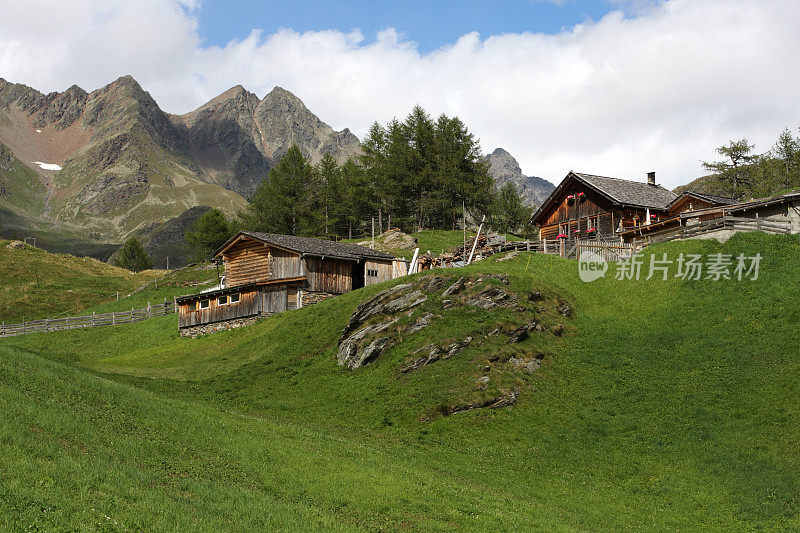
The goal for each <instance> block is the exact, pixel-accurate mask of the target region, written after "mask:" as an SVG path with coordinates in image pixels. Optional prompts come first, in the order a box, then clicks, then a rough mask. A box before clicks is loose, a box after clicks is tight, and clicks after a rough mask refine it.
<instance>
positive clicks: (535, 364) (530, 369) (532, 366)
mask: <svg viewBox="0 0 800 533" xmlns="http://www.w3.org/2000/svg"><path fill="white" fill-rule="evenodd" d="M540 366H542V361H541V360H540V359H533V360H532V361H530V362H529V363H528V364H527V365H525V368H524V369H523V370H522V371H523V372H525V373H526V374H533V373H534V372H536V371H537V370H539V367H540Z"/></svg>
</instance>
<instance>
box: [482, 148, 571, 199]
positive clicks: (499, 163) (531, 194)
mask: <svg viewBox="0 0 800 533" xmlns="http://www.w3.org/2000/svg"><path fill="white" fill-rule="evenodd" d="M484 159H485V160H486V161H488V162H489V174H490V175H491V176H492V177H493V178H494V180H495V185H496V186H497V187H498V188H500V187H502V186H503V185H506V184H508V183H510V184H512V185H513V186H514V188H516V189H517V192H519V193H520V195H522V197H523V198H525V200H526V201H527V203H528V204H530V205H539V204H541V203H542V202H543V201H544V200H545V198H547V196H548V195H549V194H550V193H551V192H552V191H553V189H555V185H553V184H552V183H550V182H549V181H547V180H543V179H542V178H538V177H536V176H526V175H524V174H523V173H522V169H520V167H519V163H517V160H516V159H514V156H512V155H511V154H510V153H508V151H506V150H505V149H503V148H495V150H494V151H493V152H492V153H491V154H489V155H487V156H486V157H485V158H484Z"/></svg>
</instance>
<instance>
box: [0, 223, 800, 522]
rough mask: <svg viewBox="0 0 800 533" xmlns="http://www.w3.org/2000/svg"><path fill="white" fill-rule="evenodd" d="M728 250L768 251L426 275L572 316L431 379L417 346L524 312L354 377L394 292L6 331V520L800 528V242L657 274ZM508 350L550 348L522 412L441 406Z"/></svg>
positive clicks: (410, 340) (427, 336) (528, 384)
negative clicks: (219, 327) (203, 331)
mask: <svg viewBox="0 0 800 533" xmlns="http://www.w3.org/2000/svg"><path fill="white" fill-rule="evenodd" d="M429 246H430V245H429ZM432 251H433V250H432ZM719 252H722V253H728V254H734V255H736V254H739V253H744V254H746V255H755V254H756V253H760V254H761V255H762V256H763V260H762V262H761V268H760V275H759V278H758V279H757V280H755V281H752V280H743V281H736V280H721V281H713V280H700V281H690V280H682V279H680V278H676V277H674V276H670V278H669V279H668V280H666V281H664V280H662V279H661V278H660V277H657V278H654V279H651V280H644V279H642V280H639V281H633V280H631V281H620V280H616V279H613V276H612V275H611V272H609V275H607V277H606V278H603V279H600V280H598V281H595V282H593V283H583V282H581V281H580V279H579V277H578V274H577V265H576V263H575V262H574V261H567V260H562V259H559V258H557V257H551V256H544V255H540V254H527V253H520V254H519V255H518V256H517V257H515V258H514V259H512V260H510V261H498V259H499V258H498V257H492V258H489V259H485V260H483V261H480V262H478V263H476V264H474V265H470V266H469V267H466V268H464V269H459V270H439V271H435V272H433V273H423V274H419V275H417V276H416V278H415V279H418V278H419V277H427V276H431V275H432V274H439V275H446V276H451V277H457V276H460V275H474V276H478V275H481V274H487V273H488V274H491V273H495V274H497V273H503V274H508V276H509V279H510V282H509V285H508V289H509V290H511V291H514V292H515V293H517V294H519V295H520V296H521V297H522V296H524V295H527V294H531V293H534V292H536V291H538V292H541V293H542V294H543V295H545V296H546V297H547V298H549V299H557V300H558V301H560V302H567V303H568V304H569V306H570V307H571V308H572V309H573V310H574V314H573V316H570V317H568V318H567V317H564V316H562V315H560V314H558V313H556V312H553V311H552V310H551V309H549V308H548V309H545V310H544V311H543V312H542V315H541V320H542V322H543V323H545V324H547V325H548V326H552V325H555V324H560V325H563V327H564V334H563V336H561V337H555V336H553V335H545V334H538V335H531V337H530V338H529V339H527V340H525V341H523V342H521V343H519V344H516V345H513V346H512V345H508V344H507V340H506V341H505V342H503V341H502V340H501V339H498V338H497V337H492V338H491V339H486V340H485V341H482V342H481V343H478V344H476V345H472V346H470V347H469V348H467V349H465V350H464V351H463V352H461V353H459V354H458V355H457V356H455V357H453V358H451V359H448V360H442V361H438V362H436V363H434V364H430V365H428V366H425V367H423V368H421V369H419V370H417V371H414V372H412V373H409V374H403V373H401V372H399V368H400V367H401V365H402V364H403V363H404V362H405V361H407V360H408V357H409V354H411V353H412V352H414V351H415V350H416V349H417V348H419V347H421V346H424V345H425V344H427V343H429V342H432V341H433V342H442V343H445V342H449V341H451V340H454V339H455V340H457V339H459V338H462V337H463V336H465V335H467V334H471V335H476V336H478V335H484V334H485V333H486V328H487V327H489V325H491V324H494V323H496V322H497V321H500V322H503V323H513V321H514V320H515V318H514V315H513V313H512V312H511V311H510V310H502V309H494V310H491V311H485V310H483V309H477V308H469V307H456V308H453V309H450V310H448V311H447V312H444V311H442V309H441V305H442V302H441V299H440V298H439V297H438V296H436V295H433V294H431V295H430V297H429V299H428V301H427V302H426V303H425V304H423V306H422V307H423V308H424V309H422V311H428V312H431V313H434V314H438V315H440V318H439V319H438V320H436V321H432V323H431V325H430V326H429V327H428V328H426V329H423V330H422V331H419V332H417V333H414V334H409V335H407V336H406V337H405V338H404V339H403V341H402V342H400V343H399V344H397V345H396V346H394V347H393V348H391V349H389V350H388V351H387V352H386V353H385V354H383V355H382V356H381V357H380V358H379V359H378V360H376V361H375V362H374V363H371V364H370V365H368V366H365V367H363V368H360V369H358V370H355V371H350V370H345V369H343V368H342V367H339V366H338V365H337V364H336V361H335V353H336V347H337V340H338V337H339V334H340V332H341V330H342V327H343V326H344V324H345V323H346V322H347V320H348V319H349V317H350V314H351V313H352V311H353V309H354V308H355V307H356V306H357V305H358V304H359V303H360V302H361V301H363V300H364V299H365V298H367V297H368V296H370V295H372V294H375V293H376V292H378V291H379V290H381V289H382V288H385V286H386V285H384V286H373V287H368V288H365V289H359V290H358V291H354V292H352V293H348V294H345V295H342V296H340V297H337V298H334V299H330V300H327V301H324V302H322V303H320V304H318V305H315V306H312V307H308V308H304V309H300V310H297V311H292V312H288V313H284V314H281V315H276V316H273V317H270V318H267V319H264V320H261V321H259V322H258V323H256V324H255V325H253V326H251V327H248V328H242V329H238V330H232V331H228V332H222V333H217V334H214V335H209V336H206V337H201V338H198V339H184V338H180V337H179V336H178V334H177V327H176V321H177V320H176V318H175V316H174V315H170V316H165V317H159V318H156V319H152V320H148V321H144V322H140V323H136V324H128V325H123V326H117V327H114V328H92V329H86V330H76V331H67V332H60V333H53V334H35V335H25V336H19V337H14V338H8V339H2V340H0V409H2V412H3V413H4V416H3V417H0V442H1V443H2V446H0V529H81V530H111V531H114V530H119V531H126V530H136V529H157V530H163V529H168V530H173V529H180V530H186V529H192V530H201V531H202V530H207V531H212V530H213V531H216V530H242V529H271V530H273V529H274V530H290V531H295V530H301V529H302V530H309V529H314V530H342V531H356V530H453V529H461V530H468V531H486V530H516V531H530V530H539V529H545V530H565V531H567V530H569V531H572V530H620V529H634V530H665V529H669V530H698V529H703V530H795V529H798V528H800V516H799V514H798V513H800V496H798V495H800V452H798V451H797V447H796V443H797V442H798V441H800V422H798V420H800V402H798V400H797V399H798V397H800V358H798V354H800V334H798V332H797V324H798V323H800V308H798V306H797V304H796V302H797V301H798V300H800V284H798V282H797V279H798V277H799V276H800V244H798V241H797V238H796V236H765V235H762V234H744V235H737V236H735V237H734V238H733V239H731V240H730V241H729V242H728V243H726V244H719V243H717V242H716V241H688V242H682V243H667V244H663V245H658V246H654V247H652V248H651V249H648V250H647V253H646V254H645V257H644V263H645V264H648V263H649V254H651V253H652V254H656V256H657V257H658V258H661V254H663V253H667V254H668V255H669V256H670V257H671V258H677V256H678V254H680V253H684V254H688V253H697V254H712V253H719ZM611 270H612V271H613V267H612V269H611ZM200 277H202V276H200V275H199V274H198V275H197V279H198V280H199V278H200ZM401 281H407V280H396V281H394V282H390V284H392V283H399V282H401ZM198 282H199V281H198ZM180 283H182V282H180ZM180 283H179V282H176V285H174V286H170V285H166V286H165V285H164V284H162V285H161V286H160V287H159V288H158V289H155V288H154V287H153V288H150V289H148V291H150V294H145V293H144V292H143V293H141V294H142V295H143V297H147V298H151V299H153V300H157V297H158V296H159V295H162V294H163V295H164V296H163V297H167V295H169V294H170V291H175V290H178V289H179V288H180V289H185V286H183V285H181V284H180ZM190 288H191V287H190ZM145 292H147V291H145ZM137 296H138V295H137ZM520 302H522V305H524V306H528V307H532V306H534V304H532V303H530V302H528V301H527V299H525V298H520ZM504 313H505V314H504ZM509 350H511V351H513V352H514V353H519V354H520V355H521V354H524V353H542V354H544V359H543V361H542V362H543V364H542V366H541V367H540V368H539V369H538V370H537V371H536V372H534V373H533V374H531V375H519V376H514V377H513V379H516V380H517V383H518V386H519V390H520V394H519V399H518V401H517V403H515V404H514V405H513V406H510V407H506V408H503V409H496V410H493V409H486V408H484V409H475V410H471V411H467V412H461V413H456V414H452V415H450V416H445V415H443V414H441V412H440V410H438V406H440V405H442V404H443V403H448V402H454V401H458V400H459V399H462V398H468V397H470V395H474V394H475V392H474V384H475V380H476V378H477V377H479V376H481V375H488V376H489V378H490V382H491V383H494V382H496V381H502V380H508V379H511V378H510V377H509V376H508V375H506V374H504V373H502V371H500V370H498V369H496V367H495V366H492V365H491V364H489V363H488V361H489V360H490V358H491V356H492V354H494V353H498V352H505V353H508V352H509ZM486 365H488V366H486ZM485 367H486V368H491V371H486V370H485V369H484V368H485Z"/></svg>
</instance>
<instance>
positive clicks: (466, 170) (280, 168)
mask: <svg viewBox="0 0 800 533" xmlns="http://www.w3.org/2000/svg"><path fill="white" fill-rule="evenodd" d="M531 212H532V209H531V208H530V207H528V206H526V205H525V203H524V201H523V200H522V198H521V197H520V195H519V193H518V192H517V190H516V188H515V187H514V186H513V185H511V184H506V185H505V186H504V187H503V188H501V189H500V190H497V189H496V188H495V184H494V179H493V178H492V177H491V175H490V174H489V165H488V163H487V162H486V161H484V159H483V155H482V153H481V150H480V145H479V143H478V141H477V140H476V139H475V136H474V135H473V134H472V133H471V132H470V131H469V130H468V128H467V127H466V125H464V123H463V122H462V121H461V120H460V119H458V118H456V117H448V116H446V115H441V116H440V117H439V118H438V119H436V120H433V119H431V117H430V116H429V115H428V113H426V112H425V110H424V109H422V108H421V107H420V106H416V107H414V109H412V111H411V113H410V114H409V115H408V117H406V119H405V120H404V121H402V122H401V121H399V120H392V121H390V122H389V123H388V124H386V125H380V124H378V123H377V122H376V123H375V124H373V125H372V127H371V128H370V130H369V134H368V135H367V138H366V139H365V140H364V142H363V143H362V152H361V154H359V155H358V156H357V157H355V158H351V159H349V160H348V161H346V162H345V163H343V164H339V163H338V162H337V161H336V159H335V158H333V156H331V155H330V154H325V155H324V156H323V157H322V160H321V161H320V162H319V163H318V164H317V165H312V164H311V163H310V162H309V161H308V160H307V159H306V158H305V157H304V156H303V153H302V152H301V151H300V149H299V148H298V147H297V146H292V147H290V148H289V150H288V151H287V152H286V154H285V155H284V156H283V157H282V158H281V160H280V161H279V162H278V164H277V165H276V166H275V167H274V168H272V169H271V170H270V172H269V175H268V179H265V180H264V181H262V183H261V184H260V186H259V187H258V189H257V190H256V192H255V193H254V194H253V197H252V198H251V199H250V202H249V204H248V206H247V209H246V210H244V211H243V212H240V213H238V215H237V217H236V218H235V219H233V220H232V221H230V222H228V221H227V220H226V219H225V216H224V215H223V214H222V213H221V212H219V211H218V210H211V211H208V212H206V213H205V214H204V215H203V216H202V217H201V218H200V219H198V221H197V222H196V223H195V225H194V226H193V227H192V228H191V229H190V230H189V231H188V232H187V233H186V242H187V244H188V246H189V248H190V250H191V252H192V255H193V258H194V259H199V258H202V257H208V256H209V255H210V254H211V253H213V251H214V250H216V249H217V248H218V247H219V246H220V245H221V244H222V243H224V242H225V240H227V239H228V238H229V237H230V236H231V235H233V234H234V233H236V232H237V231H240V230H249V231H263V232H269V233H282V234H289V235H303V236H311V237H326V238H332V239H340V238H354V237H358V236H363V235H365V234H368V233H369V232H371V231H372V225H373V224H374V226H375V233H376V234H379V233H381V232H383V231H385V230H386V229H389V228H390V227H397V228H400V229H401V230H403V231H406V232H414V231H419V230H422V229H455V228H459V227H461V224H462V223H463V221H464V220H465V219H468V220H479V219H480V218H481V217H482V216H483V215H486V216H487V220H488V221H489V223H490V224H491V225H492V227H493V228H494V229H496V230H498V231H501V232H504V233H505V232H514V231H519V230H521V229H523V228H524V227H525V226H526V223H527V221H528V219H529V218H530V215H531Z"/></svg>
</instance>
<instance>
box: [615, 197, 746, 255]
mask: <svg viewBox="0 0 800 533" xmlns="http://www.w3.org/2000/svg"><path fill="white" fill-rule="evenodd" d="M738 203H739V202H738V201H737V200H735V199H733V198H728V197H725V196H717V195H714V194H707V193H701V192H696V191H685V192H682V193H681V194H680V195H678V196H677V197H676V198H675V199H674V200H673V201H672V202H670V204H669V206H668V208H669V215H668V216H667V217H664V218H661V219H660V220H658V221H654V222H653V223H651V224H641V225H639V226H633V227H630V228H625V229H624V230H623V231H621V232H619V233H620V236H621V237H622V240H623V241H625V242H634V243H638V242H648V241H649V240H650V238H651V237H656V236H663V235H666V234H668V233H670V232H674V231H677V230H679V229H680V228H681V227H682V226H684V225H686V224H687V223H688V224H696V223H700V222H706V221H709V220H714V219H717V218H721V217H722V216H723V214H724V211H725V208H727V207H730V206H733V205H736V204H738Z"/></svg>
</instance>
